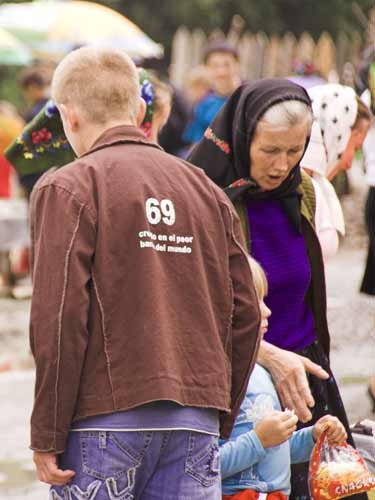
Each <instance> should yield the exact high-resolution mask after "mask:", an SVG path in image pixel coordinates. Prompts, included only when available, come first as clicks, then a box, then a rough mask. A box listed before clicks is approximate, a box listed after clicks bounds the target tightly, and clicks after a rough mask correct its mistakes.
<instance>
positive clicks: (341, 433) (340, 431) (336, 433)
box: [313, 415, 347, 445]
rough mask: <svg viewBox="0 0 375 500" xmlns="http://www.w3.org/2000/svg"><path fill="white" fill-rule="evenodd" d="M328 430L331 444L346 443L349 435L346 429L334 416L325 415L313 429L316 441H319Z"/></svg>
mask: <svg viewBox="0 0 375 500" xmlns="http://www.w3.org/2000/svg"><path fill="white" fill-rule="evenodd" d="M326 429H327V438H328V442H329V444H332V445H340V444H343V443H344V442H345V441H346V438H347V434H346V430H345V427H344V426H343V425H342V423H341V422H340V420H339V419H338V418H336V417H333V416H332V415H325V416H324V417H322V418H320V419H319V420H318V421H317V422H316V423H315V425H314V427H313V438H314V441H317V440H318V439H319V437H320V435H321V434H322V432H324V431H325V430H326Z"/></svg>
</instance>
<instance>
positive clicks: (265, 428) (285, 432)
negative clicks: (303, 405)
mask: <svg viewBox="0 0 375 500" xmlns="http://www.w3.org/2000/svg"><path fill="white" fill-rule="evenodd" d="M297 422H298V418H297V417H296V415H294V413H293V412H291V411H289V410H287V411H274V412H272V413H270V415H269V416H267V417H265V418H264V419H263V420H261V421H260V422H259V424H257V425H256V426H255V427H254V431H255V432H256V434H257V436H258V438H259V441H260V442H261V444H262V446H263V448H271V446H277V445H279V444H281V443H283V442H284V441H286V440H287V439H289V438H290V436H291V435H292V434H293V432H294V431H295V430H296V428H297V427H296V425H297Z"/></svg>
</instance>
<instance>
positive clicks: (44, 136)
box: [31, 128, 52, 144]
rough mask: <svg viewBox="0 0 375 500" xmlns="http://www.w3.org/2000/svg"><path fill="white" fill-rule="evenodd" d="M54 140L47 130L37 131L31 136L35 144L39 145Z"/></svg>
mask: <svg viewBox="0 0 375 500" xmlns="http://www.w3.org/2000/svg"><path fill="white" fill-rule="evenodd" d="M50 139H52V134H51V132H49V131H48V130H47V129H46V128H42V129H41V130H36V131H35V132H33V133H32V134H31V140H32V141H33V143H34V144H39V143H40V142H47V141H49V140H50Z"/></svg>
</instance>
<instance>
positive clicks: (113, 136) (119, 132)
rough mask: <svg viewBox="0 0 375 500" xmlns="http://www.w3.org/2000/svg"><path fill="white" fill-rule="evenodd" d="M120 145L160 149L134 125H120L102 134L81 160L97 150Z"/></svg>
mask: <svg viewBox="0 0 375 500" xmlns="http://www.w3.org/2000/svg"><path fill="white" fill-rule="evenodd" d="M121 143H122V144H124V143H132V144H144V145H145V146H151V147H154V148H158V149H162V148H161V147H160V146H159V145H158V144H156V143H155V142H153V141H150V140H149V139H148V138H147V137H146V136H145V134H144V133H143V132H142V130H141V129H140V128H138V127H136V126H134V125H120V126H117V127H113V128H110V129H108V130H106V131H105V132H103V133H102V134H101V135H100V136H99V137H98V139H96V141H95V142H94V144H93V145H92V146H91V148H90V149H89V150H88V151H87V152H86V153H84V154H83V155H82V156H81V158H83V157H85V156H87V155H89V154H90V153H93V152H95V151H98V150H99V149H103V148H106V147H109V146H113V145H114V144H121Z"/></svg>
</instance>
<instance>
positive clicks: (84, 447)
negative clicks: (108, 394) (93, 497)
mask: <svg viewBox="0 0 375 500" xmlns="http://www.w3.org/2000/svg"><path fill="white" fill-rule="evenodd" d="M151 439H152V433H151V432H149V433H146V432H111V431H83V432H81V433H80V445H81V459H82V469H83V471H84V472H85V473H86V474H88V475H90V476H93V477H95V478H97V479H101V480H105V479H107V478H112V479H119V478H121V477H123V476H125V477H128V476H129V471H130V470H132V469H134V472H135V470H136V469H137V468H138V467H139V466H140V464H141V462H142V458H143V455H144V454H145V452H146V450H147V448H148V446H149V444H150V442H151Z"/></svg>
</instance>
